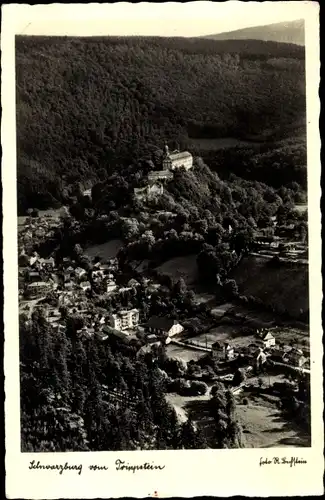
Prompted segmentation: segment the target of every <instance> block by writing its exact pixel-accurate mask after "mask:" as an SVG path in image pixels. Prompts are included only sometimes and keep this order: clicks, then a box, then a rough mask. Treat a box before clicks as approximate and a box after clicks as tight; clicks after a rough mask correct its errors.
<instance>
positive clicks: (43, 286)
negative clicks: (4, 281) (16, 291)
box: [27, 281, 52, 298]
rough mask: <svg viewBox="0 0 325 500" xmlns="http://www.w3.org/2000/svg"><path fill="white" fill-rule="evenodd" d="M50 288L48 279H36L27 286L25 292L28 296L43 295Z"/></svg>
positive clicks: (50, 284)
mask: <svg viewBox="0 0 325 500" xmlns="http://www.w3.org/2000/svg"><path fill="white" fill-rule="evenodd" d="M51 289H52V283H51V282H50V281H36V282H34V283H30V284H29V285H28V286H27V293H28V295H29V297H30V298H38V297H44V296H45V295H46V294H47V293H48V292H50V291H51Z"/></svg>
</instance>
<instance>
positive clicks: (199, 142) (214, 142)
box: [189, 137, 261, 151]
mask: <svg viewBox="0 0 325 500" xmlns="http://www.w3.org/2000/svg"><path fill="white" fill-rule="evenodd" d="M189 141H190V144H189V147H190V148H192V149H193V150H194V151H195V149H197V150H199V151H218V150H219V149H228V148H238V147H241V148H246V147H248V148H252V147H260V146H261V143H260V142H251V141H244V140H240V139H235V138H233V137H225V138H220V139H190V140H189Z"/></svg>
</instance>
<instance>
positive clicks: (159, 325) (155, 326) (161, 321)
mask: <svg viewBox="0 0 325 500" xmlns="http://www.w3.org/2000/svg"><path fill="white" fill-rule="evenodd" d="M146 328H147V331H148V332H149V333H154V334H158V335H166V336H168V337H173V336H174V335H177V334H178V333H181V332H182V331H183V330H184V327H183V326H182V325H181V324H180V323H179V322H178V321H177V320H174V319H170V318H163V317H159V316H152V317H151V318H150V319H149V321H148V322H147V325H146Z"/></svg>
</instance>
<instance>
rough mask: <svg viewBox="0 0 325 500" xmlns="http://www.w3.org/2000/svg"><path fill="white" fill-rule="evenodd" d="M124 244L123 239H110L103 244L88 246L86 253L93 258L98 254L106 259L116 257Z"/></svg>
mask: <svg viewBox="0 0 325 500" xmlns="http://www.w3.org/2000/svg"><path fill="white" fill-rule="evenodd" d="M122 246H123V242H122V241H121V240H110V241H107V242H106V243H102V244H101V245H92V246H90V247H88V248H86V249H85V254H86V255H88V256H89V257H90V258H91V259H93V258H94V257H97V256H99V257H101V258H102V259H104V260H108V259H114V258H115V257H116V255H117V253H118V251H119V250H120V248H122Z"/></svg>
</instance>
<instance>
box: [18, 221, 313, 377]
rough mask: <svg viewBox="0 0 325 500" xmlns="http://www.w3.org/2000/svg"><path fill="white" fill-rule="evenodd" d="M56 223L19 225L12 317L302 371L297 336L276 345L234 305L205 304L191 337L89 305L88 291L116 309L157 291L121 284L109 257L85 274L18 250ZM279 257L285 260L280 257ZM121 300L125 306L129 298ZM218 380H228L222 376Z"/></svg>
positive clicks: (140, 279) (274, 335) (144, 281)
mask: <svg viewBox="0 0 325 500" xmlns="http://www.w3.org/2000/svg"><path fill="white" fill-rule="evenodd" d="M60 223H62V222H60V219H58V218H56V219H54V220H52V219H51V218H49V217H47V216H44V217H37V218H27V219H26V220H25V225H24V226H23V227H22V228H20V232H19V247H20V255H19V305H20V306H19V307H20V313H23V314H24V315H25V316H26V317H27V318H30V317H31V315H32V313H33V312H34V311H37V310H41V311H42V313H43V314H44V315H45V317H46V319H47V321H48V322H49V324H51V326H52V327H53V328H57V329H61V330H64V329H65V320H66V317H67V316H68V315H72V316H73V315H78V317H82V322H83V326H82V328H80V329H79V330H78V331H77V333H78V335H79V336H80V337H85V338H89V337H95V338H97V339H98V340H99V341H105V340H107V339H108V338H109V336H111V335H113V336H116V337H118V338H119V339H121V340H123V342H132V341H135V340H139V339H141V342H142V344H143V345H145V346H153V345H159V344H163V345H165V346H166V347H167V353H170V356H171V357H180V359H182V353H185V356H183V361H185V362H188V361H191V360H193V359H196V360H197V359H198V358H199V357H201V356H202V355H207V354H208V353H209V354H211V353H213V354H214V355H215V356H217V358H218V360H219V363H220V362H221V364H222V363H225V365H227V366H228V367H230V369H231V367H232V366H236V367H237V365H238V363H236V364H234V363H230V364H229V362H230V361H235V360H236V359H241V358H243V357H244V356H245V357H246V358H245V359H246V360H247V365H248V366H250V367H251V369H252V368H253V367H254V368H259V367H261V366H262V365H264V363H266V361H267V360H268V361H271V362H272V361H273V362H274V363H278V364H279V363H282V364H284V365H288V366H291V367H292V368H294V369H304V370H305V371H307V372H308V371H309V347H308V342H307V340H305V341H304V339H303V341H302V342H301V345H299V346H297V345H296V342H294V338H290V335H289V340H290V341H289V342H288V345H286V344H285V343H284V342H283V341H280V342H279V341H278V340H277V339H278V338H279V327H277V326H276V325H274V321H272V319H271V318H270V319H271V321H270V322H269V326H268V323H267V322H266V323H265V322H264V323H265V325H264V326H263V322H262V323H261V321H260V320H259V319H258V318H257V317H256V314H255V322H254V315H253V318H252V313H250V314H248V313H247V311H246V312H245V311H244V312H243V313H240V311H239V310H238V307H236V308H234V306H233V304H231V303H230V304H221V305H217V306H213V305H212V306H211V308H210V311H209V313H208V317H209V321H208V324H209V329H208V331H204V332H203V333H200V334H198V335H193V332H189V330H188V324H189V323H188V322H186V324H187V326H184V325H182V324H181V322H179V321H178V320H177V319H175V320H171V319H167V318H163V317H157V316H152V317H149V318H147V320H146V321H144V318H143V313H142V311H141V308H136V307H131V308H129V309H128V308H125V307H121V306H120V307H119V308H116V309H115V310H112V311H111V312H109V311H105V310H104V309H103V308H102V307H96V306H95V305H94V301H93V299H92V297H93V293H92V289H93V288H94V287H95V288H96V287H97V289H100V290H101V297H105V298H107V297H110V298H113V299H117V300H116V303H117V304H121V300H120V298H121V297H122V298H123V297H125V295H126V294H130V295H131V296H133V297H135V296H136V295H137V293H138V291H139V289H141V293H144V294H145V297H146V299H145V300H147V301H150V299H151V296H152V295H157V294H159V290H161V289H162V288H164V287H163V286H162V285H161V283H159V281H157V280H156V281H155V279H154V278H152V276H151V277H148V276H145V275H142V276H141V275H139V273H138V275H137V279H135V277H132V276H131V277H130V279H129V280H128V281H125V276H123V280H122V281H123V283H122V284H121V279H120V278H121V274H122V272H121V270H120V269H119V262H118V259H117V258H116V257H115V258H111V259H108V260H105V259H100V258H94V259H93V260H92V262H91V263H90V269H86V268H83V267H81V266H80V265H79V264H78V263H77V262H76V261H75V260H74V259H71V258H70V257H65V258H63V260H62V262H61V263H60V267H59V268H58V267H57V265H56V262H55V259H54V258H53V257H50V258H46V259H44V258H41V257H40V256H39V255H38V254H37V253H36V252H32V253H31V254H29V255H28V254H27V253H26V251H25V247H26V246H27V245H28V242H29V241H30V240H33V237H36V236H37V235H42V236H45V237H46V236H47V234H49V232H50V231H51V228H53V227H57V226H58V224H60ZM257 244H259V240H258V239H257ZM265 246H266V245H265V244H264V241H263V240H262V243H260V252H261V253H265V252H266V250H265ZM267 251H268V253H269V256H270V257H271V256H273V258H274V256H275V253H274V252H275V248H274V247H273V248H272V247H270V245H269V247H268V250H267ZM302 251H305V249H303V250H302ZM277 258H279V257H277ZM283 258H284V257H283ZM285 258H287V259H289V258H291V259H292V258H293V257H292V256H291V255H290V256H288V255H286V257H285ZM118 283H119V284H118ZM122 302H123V299H122ZM127 302H129V303H132V299H131V301H130V300H129V299H128V300H127ZM257 316H258V315H257ZM229 330H232V332H231V334H227V332H229ZM282 330H283V331H284V330H285V327H282ZM243 331H245V333H244V334H242V332H243ZM298 332H299V330H298ZM280 337H281V335H280ZM282 337H283V335H282ZM291 337H292V336H291ZM243 339H244V341H243ZM306 339H307V336H306ZM142 350H143V349H142ZM179 352H180V354H179ZM189 353H190V354H189ZM191 353H193V356H191ZM241 364H242V362H241ZM226 375H228V376H229V373H228V374H226Z"/></svg>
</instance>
